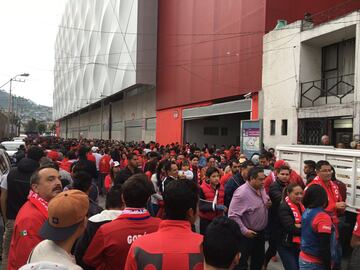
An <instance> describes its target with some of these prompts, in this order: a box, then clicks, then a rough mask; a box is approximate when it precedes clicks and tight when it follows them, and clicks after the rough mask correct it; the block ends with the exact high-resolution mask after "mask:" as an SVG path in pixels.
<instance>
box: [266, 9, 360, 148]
mask: <svg viewBox="0 0 360 270" xmlns="http://www.w3.org/2000/svg"><path fill="white" fill-rule="evenodd" d="M359 37H360V12H359V11H355V12H352V13H350V14H348V15H346V16H342V17H339V18H338V19H334V20H331V21H328V22H325V23H322V24H320V25H314V23H313V22H311V20H308V21H305V20H303V21H297V22H294V23H292V24H289V25H287V26H284V27H283V28H280V29H276V30H273V31H271V32H269V33H268V34H266V35H265V36H264V41H263V45H264V52H263V79H262V92H261V94H260V95H261V100H263V126H264V130H263V136H264V143H265V145H267V146H269V147H274V146H276V145H277V144H280V143H283V144H296V143H298V142H299V143H304V144H320V139H321V136H322V135H324V134H327V135H329V136H330V141H331V144H333V145H336V144H337V143H345V145H348V144H349V143H350V142H351V141H352V140H354V136H355V137H356V136H359V135H358V134H360V130H359V129H360V107H359V104H360V88H359V86H360V68H359V67H360V66H359V60H360V50H359V49H360V41H359ZM355 139H356V138H355Z"/></svg>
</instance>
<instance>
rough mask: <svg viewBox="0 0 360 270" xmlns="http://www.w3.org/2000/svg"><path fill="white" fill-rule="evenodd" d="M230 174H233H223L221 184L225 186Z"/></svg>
mask: <svg viewBox="0 0 360 270" xmlns="http://www.w3.org/2000/svg"><path fill="white" fill-rule="evenodd" d="M232 176H233V174H232V173H231V172H230V173H226V174H224V175H223V176H222V177H221V179H220V183H221V185H223V186H225V184H226V183H227V181H229V180H230V178H231V177H232Z"/></svg>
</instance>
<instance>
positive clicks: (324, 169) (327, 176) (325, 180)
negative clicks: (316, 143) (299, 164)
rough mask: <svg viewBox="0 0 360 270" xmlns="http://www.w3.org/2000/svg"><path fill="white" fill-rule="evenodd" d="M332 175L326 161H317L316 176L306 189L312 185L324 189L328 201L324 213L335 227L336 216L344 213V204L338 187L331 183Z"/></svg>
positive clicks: (337, 220)
mask: <svg viewBox="0 0 360 270" xmlns="http://www.w3.org/2000/svg"><path fill="white" fill-rule="evenodd" d="M332 173H333V170H332V168H331V165H330V163H329V162H328V161H326V160H320V161H318V162H317V163H316V174H317V176H316V177H315V178H314V180H312V181H311V183H310V184H309V185H308V186H307V187H309V186H312V185H320V186H322V187H323V188H324V189H325V191H326V193H327V195H328V200H329V204H328V206H327V207H326V208H325V211H326V212H327V213H328V214H329V215H330V216H331V219H332V221H333V223H334V224H335V226H336V227H337V225H338V224H339V218H338V214H339V213H343V212H344V211H345V208H346V203H345V202H344V201H343V199H342V197H341V194H340V191H339V187H338V186H337V185H336V184H335V183H334V182H333V181H331V177H332ZM305 190H306V189H305Z"/></svg>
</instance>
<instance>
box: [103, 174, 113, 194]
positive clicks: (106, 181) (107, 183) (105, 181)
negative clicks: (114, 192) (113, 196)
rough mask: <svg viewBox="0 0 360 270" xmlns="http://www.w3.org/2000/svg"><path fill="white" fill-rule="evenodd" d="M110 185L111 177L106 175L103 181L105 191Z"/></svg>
mask: <svg viewBox="0 0 360 270" xmlns="http://www.w3.org/2000/svg"><path fill="white" fill-rule="evenodd" d="M111 184H112V180H111V176H110V174H108V175H107V176H105V180H104V187H105V189H106V191H109V190H110V188H111Z"/></svg>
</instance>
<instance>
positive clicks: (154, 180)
mask: <svg viewBox="0 0 360 270" xmlns="http://www.w3.org/2000/svg"><path fill="white" fill-rule="evenodd" d="M151 182H152V184H153V185H154V190H155V193H154V194H153V195H151V203H152V204H158V201H162V200H163V197H162V196H161V194H160V190H159V187H158V185H157V178H156V173H154V174H153V175H152V176H151Z"/></svg>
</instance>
